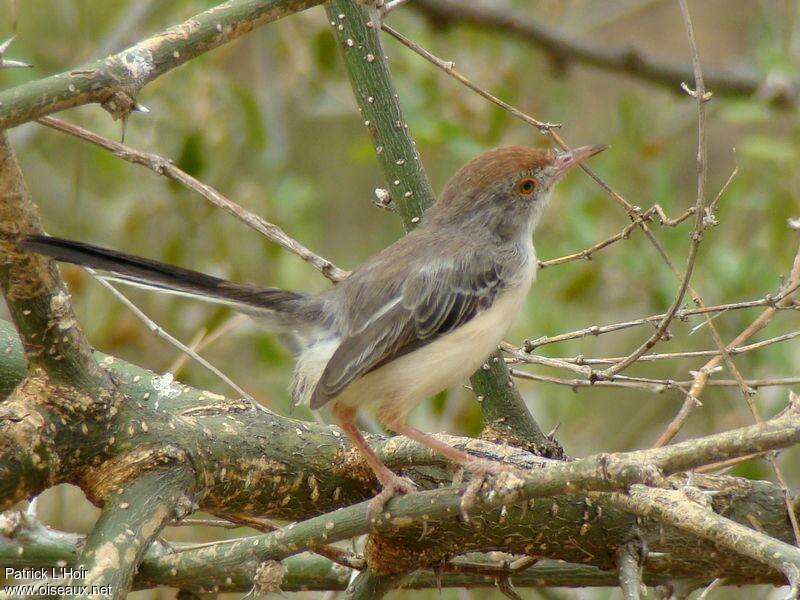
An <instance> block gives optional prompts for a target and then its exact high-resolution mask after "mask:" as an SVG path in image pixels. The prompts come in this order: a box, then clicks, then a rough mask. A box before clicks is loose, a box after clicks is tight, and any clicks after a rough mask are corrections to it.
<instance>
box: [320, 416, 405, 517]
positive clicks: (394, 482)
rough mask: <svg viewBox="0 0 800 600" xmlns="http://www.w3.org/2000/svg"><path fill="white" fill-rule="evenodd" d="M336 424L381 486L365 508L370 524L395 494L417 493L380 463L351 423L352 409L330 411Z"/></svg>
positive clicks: (403, 479) (403, 478) (352, 417)
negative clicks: (362, 457) (361, 456)
mask: <svg viewBox="0 0 800 600" xmlns="http://www.w3.org/2000/svg"><path fill="white" fill-rule="evenodd" d="M331 412H332V413H333V417H334V419H336V423H337V424H338V425H339V427H341V429H342V431H344V432H345V434H346V435H347V437H348V438H350V441H352V442H353V444H354V445H355V446H356V448H358V450H359V451H360V452H361V454H362V455H363V456H364V459H365V460H366V461H367V464H368V465H369V466H370V468H371V469H372V471H373V472H374V473H375V477H377V478H378V482H379V483H380V484H381V488H382V489H381V491H380V492H379V493H378V495H377V496H375V497H374V498H373V499H372V500H370V503H369V507H368V508H367V521H368V522H370V523H371V522H372V521H373V519H374V518H375V517H376V516H377V515H378V514H380V513H381V512H382V511H383V507H384V506H386V503H387V502H388V501H389V500H391V499H392V498H393V497H394V496H396V495H397V494H411V493H413V492H416V491H417V487H416V486H415V485H414V483H413V482H412V481H411V480H410V479H407V478H405V477H400V476H399V475H397V474H396V473H394V472H393V471H392V470H391V469H390V468H389V467H387V466H386V465H385V464H383V463H382V462H381V459H380V458H378V455H377V454H375V451H374V450H373V449H372V448H370V447H369V444H367V440H365V439H364V436H363V435H361V432H360V431H359V430H358V427H356V426H355V425H354V423H353V420H354V418H355V411H354V410H352V409H347V408H342V407H338V406H334V407H333V409H332V411H331Z"/></svg>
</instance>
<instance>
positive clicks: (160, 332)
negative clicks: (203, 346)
mask: <svg viewBox="0 0 800 600" xmlns="http://www.w3.org/2000/svg"><path fill="white" fill-rule="evenodd" d="M86 271H88V272H89V273H90V274H91V275H92V277H94V278H95V279H96V280H97V282H98V283H99V284H100V285H102V286H103V287H104V288H106V289H107V290H108V291H109V292H111V293H112V294H113V295H114V297H115V298H116V299H117V300H119V301H120V302H122V303H123V304H124V305H125V306H126V307H127V308H128V310H130V311H131V312H132V313H133V314H134V315H136V318H138V319H139V320H140V321H141V322H142V323H144V324H145V325H146V326H147V328H148V329H149V330H150V331H151V332H152V333H153V335H155V336H156V337H157V338H160V339H162V340H165V341H166V342H168V343H169V344H171V345H173V346H175V347H176V348H177V349H178V350H180V351H181V352H183V353H184V354H185V355H186V356H188V357H190V358H191V359H192V360H194V361H195V362H197V363H198V364H201V365H203V366H204V367H205V368H206V369H208V370H209V371H211V372H212V373H213V374H214V375H216V376H217V377H219V378H220V379H221V380H222V381H224V382H225V383H226V384H227V385H228V386H229V387H230V388H231V389H233V390H235V391H236V393H237V394H241V396H242V397H243V398H247V399H248V400H250V401H251V402H253V403H255V400H254V399H253V397H252V396H250V394H248V393H247V392H245V391H244V390H243V389H242V388H240V387H239V386H238V385H237V384H236V382H235V381H233V380H232V379H231V378H230V377H228V376H227V375H225V373H223V372H222V371H220V370H219V369H218V368H217V367H215V366H214V365H212V364H211V363H210V362H208V361H207V360H206V359H205V358H203V357H202V356H200V355H199V354H197V352H195V351H194V350H192V349H191V348H189V347H188V346H187V345H186V344H184V343H183V342H181V341H180V340H179V339H177V338H175V337H174V336H172V335H170V334H169V333H167V332H166V331H164V329H163V328H162V327H161V326H160V325H158V323H156V322H155V321H153V320H152V319H151V318H150V317H148V316H147V315H146V314H145V313H144V312H143V311H142V310H141V309H140V308H139V307H138V306H136V305H135V304H134V303H133V302H132V301H131V300H130V299H129V298H128V297H127V296H125V294H123V293H122V292H120V291H119V290H118V289H117V288H115V287H114V286H113V285H111V284H110V283H109V282H108V281H106V280H105V279H104V278H103V277H102V276H100V275H98V274H97V273H96V272H95V271H93V270H92V269H89V268H87V269H86Z"/></svg>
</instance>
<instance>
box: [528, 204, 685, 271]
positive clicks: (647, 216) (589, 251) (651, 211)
mask: <svg viewBox="0 0 800 600" xmlns="http://www.w3.org/2000/svg"><path fill="white" fill-rule="evenodd" d="M694 213H695V207H694V206H691V207H689V208H688V209H687V210H685V211H684V212H683V213H681V214H680V215H678V216H677V217H675V218H674V219H670V218H669V217H668V216H667V215H666V213H665V212H664V209H663V208H661V206H660V205H659V204H654V205H653V206H651V207H650V208H648V209H647V210H646V211H644V212H643V213H641V215H640V216H639V217H636V219H635V220H633V221H631V222H630V223H629V224H628V225H627V226H626V227H625V228H624V229H623V230H622V231H620V232H619V233H617V234H615V235H612V236H611V237H609V238H606V239H604V240H601V241H599V242H597V243H596V244H593V245H592V246H589V247H588V248H584V249H583V250H580V251H579V252H575V253H573V254H567V255H565V256H560V257H558V258H551V259H548V260H540V261H539V262H538V267H539V268H540V269H544V268H545V267H552V266H555V265H561V264H564V263H568V262H572V261H575V260H581V259H584V260H591V258H592V256H593V255H594V254H595V253H596V252H597V251H599V250H602V249H604V248H607V247H608V246H611V245H612V244H614V243H616V242H619V241H622V240H627V239H629V238H630V235H631V232H632V231H633V230H634V229H636V228H637V227H638V226H639V222H640V221H650V220H652V216H653V215H656V216H657V217H658V219H659V222H660V223H661V225H665V226H667V227H677V226H678V225H680V224H681V223H683V222H684V221H685V220H686V219H688V218H689V217H691V216H692V215H693V214H694Z"/></svg>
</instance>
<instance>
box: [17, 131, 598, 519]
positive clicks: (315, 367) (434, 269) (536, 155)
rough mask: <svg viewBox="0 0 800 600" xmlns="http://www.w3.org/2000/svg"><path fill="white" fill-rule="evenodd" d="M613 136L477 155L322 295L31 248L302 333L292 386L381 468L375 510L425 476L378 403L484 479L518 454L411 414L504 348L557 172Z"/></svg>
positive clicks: (112, 256)
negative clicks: (387, 436)
mask: <svg viewBox="0 0 800 600" xmlns="http://www.w3.org/2000/svg"><path fill="white" fill-rule="evenodd" d="M606 147H607V146H605V145H594V146H583V147H579V148H575V149H572V150H565V151H559V150H544V149H540V148H529V147H524V146H504V147H500V148H496V149H493V150H489V151H487V152H484V153H482V154H480V155H478V156H477V157H475V158H473V159H472V160H471V161H469V162H468V163H467V164H465V165H464V166H463V167H462V168H461V169H459V170H458V171H457V172H456V173H455V175H453V176H452V178H451V179H450V180H449V182H448V183H447V184H446V185H445V187H444V189H443V190H442V192H441V194H440V195H439V198H438V200H436V202H434V203H433V204H432V205H431V206H430V207H429V208H428V209H427V210H426V211H425V212H424V214H423V216H422V219H421V223H420V224H419V225H418V226H417V227H416V228H415V229H413V230H412V231H410V232H409V233H408V234H407V235H405V236H404V237H402V238H400V239H398V240H397V241H396V242H394V243H393V244H391V245H390V246H388V247H386V248H384V249H383V250H382V251H380V252H378V253H377V254H375V255H374V256H372V257H371V258H369V259H368V260H366V261H365V262H363V263H362V264H361V265H360V266H359V267H357V268H356V269H355V270H354V271H353V272H352V273H351V274H350V275H349V276H348V277H347V278H345V279H344V280H343V281H341V282H339V283H338V284H336V285H334V286H332V287H330V288H328V289H327V290H325V291H323V292H321V293H319V294H316V295H312V294H305V293H301V292H294V291H287V290H283V289H278V288H270V287H260V286H257V285H250V284H239V283H234V282H231V281H226V280H224V279H220V278H217V277H213V276H210V275H206V274H203V273H198V272H196V271H192V270H189V269H184V268H181V267H177V266H173V265H167V264H164V263H161V262H157V261H153V260H149V259H146V258H141V257H137V256H132V255H129V254H124V253H121V252H117V251H114V250H109V249H106V248H101V247H98V246H94V245H90V244H86V243H83V242H78V241H72V240H66V239H62V238H57V237H51V236H46V235H39V236H30V237H27V238H25V239H24V240H23V241H22V245H23V247H24V248H25V249H26V250H28V251H32V252H36V253H39V254H43V255H46V256H48V257H51V258H53V259H56V260H58V261H61V262H67V263H73V264H76V265H79V266H82V267H86V268H90V269H93V270H95V271H98V272H100V273H101V274H102V275H104V276H105V277H107V278H108V279H111V280H116V281H121V282H124V283H128V284H133V285H136V286H141V287H147V288H151V289H156V290H161V291H164V292H169V293H175V294H181V295H185V296H190V297H195V298H200V299H203V300H207V301H212V302H216V303H222V304H226V305H229V306H231V307H232V308H233V309H234V310H237V311H240V312H243V313H246V314H249V315H251V316H253V317H254V318H255V319H257V320H258V321H259V322H261V323H264V324H265V325H266V326H267V327H268V328H270V329H272V330H273V331H275V332H276V333H278V334H280V335H282V336H284V337H285V336H288V337H290V338H291V339H292V345H293V346H294V347H295V349H296V358H297V359H296V365H295V368H294V374H293V379H292V386H291V388H292V389H291V391H292V398H293V400H294V401H295V402H297V403H306V404H308V406H310V408H311V409H314V410H318V409H321V408H322V407H324V406H328V407H329V408H330V411H331V415H332V416H333V418H334V420H335V421H336V423H337V424H338V426H339V427H340V428H341V429H342V431H344V433H345V434H346V435H347V436H348V437H349V439H350V440H351V442H352V443H353V444H354V445H355V446H356V447H357V448H358V449H359V451H360V452H361V455H362V456H363V458H364V459H365V461H366V463H367V464H368V465H369V467H370V468H371V469H372V471H373V472H374V474H375V477H376V479H377V481H378V483H379V484H380V486H381V490H380V492H379V493H378V494H377V495H375V496H374V497H373V499H372V500H371V501H370V503H369V506H368V513H369V515H370V516H371V517H372V516H374V515H377V514H378V513H379V512H380V511H382V510H383V508H384V506H385V504H386V503H387V502H388V501H389V500H390V499H391V498H392V497H393V496H395V495H397V494H409V493H413V492H414V491H416V487H415V486H414V484H413V483H412V482H411V481H410V480H409V479H407V478H405V477H401V476H399V475H397V474H396V473H395V472H393V471H392V470H391V469H389V468H388V467H387V466H386V465H384V464H383V463H382V462H381V460H380V458H379V457H378V455H377V454H376V453H375V451H374V450H373V449H372V448H371V447H370V446H369V444H368V443H367V441H366V440H365V438H364V436H363V435H362V433H361V431H360V430H359V429H358V427H357V426H356V424H355V423H356V417H357V413H358V411H359V410H363V409H369V410H372V411H373V413H374V414H375V416H376V418H377V419H378V420H379V422H381V423H382V424H383V425H384V426H385V427H387V428H388V429H389V430H391V431H394V432H396V433H398V434H401V435H404V436H406V437H408V438H410V439H412V440H415V441H417V442H419V443H420V444H423V445H424V446H427V447H428V448H430V449H432V450H434V451H436V452H438V453H440V454H441V455H443V456H444V457H445V458H447V459H448V460H449V461H452V462H454V463H456V464H458V465H460V466H462V467H463V468H464V469H465V470H467V471H469V472H470V473H471V474H472V476H473V480H475V481H480V480H481V479H482V478H486V477H488V476H490V475H496V474H498V473H500V472H501V471H503V470H504V469H506V468H507V467H506V465H504V464H503V463H500V462H496V461H489V460H486V459H482V458H479V457H476V456H472V455H470V454H468V453H466V452H464V451H462V450H460V449H457V448H454V447H452V446H450V445H449V444H447V443H445V442H443V441H441V440H440V439H438V438H436V437H434V436H432V435H430V434H428V433H425V432H423V431H421V430H419V429H417V428H415V427H412V426H411V425H409V424H408V423H407V416H408V413H409V412H410V411H411V409H412V408H414V407H415V406H416V405H417V404H418V403H420V402H421V401H422V400H424V399H425V398H427V397H430V396H432V395H434V394H437V393H439V392H440V391H442V390H444V389H448V388H450V387H452V386H454V385H456V384H458V383H459V382H461V381H463V380H464V379H466V378H467V377H468V376H469V375H471V374H472V373H473V372H474V371H475V370H476V369H478V368H479V367H480V365H481V364H483V363H484V362H485V361H486V359H487V358H488V357H489V356H490V355H491V354H492V353H493V352H494V351H495V350H496V349H497V347H498V344H499V343H500V342H501V341H502V339H503V337H504V336H505V334H506V333H507V331H508V329H509V327H510V325H511V324H512V323H513V321H514V319H515V317H516V316H517V315H518V313H519V312H520V310H521V308H522V305H523V301H524V299H525V297H526V295H527V294H528V291H529V289H530V287H531V285H532V283H533V281H534V279H535V275H536V269H537V260H536V253H535V250H534V246H533V234H534V229H535V227H536V226H537V224H538V223H539V220H540V219H541V217H542V215H543V213H544V211H545V208H546V207H547V205H548V203H549V201H550V198H551V196H552V193H553V188H554V186H555V184H556V183H557V182H558V181H559V180H560V179H561V178H562V177H563V176H564V175H565V173H566V172H567V171H569V170H570V169H571V168H573V167H575V166H577V165H580V164H582V163H583V162H584V161H586V160H587V159H588V158H590V157H592V156H594V155H596V154H598V153H599V152H601V151H603V150H604V149H605V148H606Z"/></svg>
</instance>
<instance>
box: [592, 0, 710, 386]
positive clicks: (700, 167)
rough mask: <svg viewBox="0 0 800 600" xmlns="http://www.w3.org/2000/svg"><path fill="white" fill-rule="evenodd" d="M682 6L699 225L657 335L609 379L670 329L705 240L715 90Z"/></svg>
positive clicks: (682, 0) (608, 373) (613, 369)
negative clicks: (693, 108) (710, 107)
mask: <svg viewBox="0 0 800 600" xmlns="http://www.w3.org/2000/svg"><path fill="white" fill-rule="evenodd" d="M679 2H680V6H681V13H682V14H683V19H684V23H685V25H686V35H687V36H688V38H689V46H690V47H691V51H692V68H693V71H694V84H695V89H694V90H691V89H689V87H688V86H686V85H685V84H683V89H684V91H686V93H687V94H689V95H690V96H692V97H693V98H694V99H695V101H696V102H697V197H696V199H695V204H694V210H695V225H694V231H693V232H692V237H691V241H690V244H689V255H688V257H687V258H686V267H685V269H684V274H683V279H682V280H681V283H680V286H679V288H678V293H677V294H676V296H675V300H673V302H672V306H670V308H669V310H668V311H667V314H666V316H665V317H664V318H663V319H662V320H661V322H660V323H659V324H658V327H657V328H656V330H655V331H654V332H653V334H652V335H651V336H650V337H649V338H648V339H646V340H645V341H644V342H643V343H642V344H641V345H640V346H639V347H638V348H636V350H634V351H633V352H631V354H630V355H628V356H627V357H626V358H625V359H624V360H621V361H619V362H618V363H616V364H614V365H612V366H611V367H609V368H607V369H605V370H604V371H602V372H600V373H598V376H599V377H600V378H602V379H607V378H608V377H610V376H613V375H616V374H617V373H620V372H622V371H623V370H625V369H626V368H628V367H629V366H630V365H632V364H633V363H635V362H636V361H637V360H638V358H639V357H640V356H642V355H643V354H645V353H646V352H647V351H648V350H650V348H652V347H653V346H655V345H656V344H657V343H658V342H659V341H660V340H661V338H662V337H663V335H664V333H665V332H666V331H667V328H668V327H669V324H670V323H671V322H672V319H673V318H674V317H675V314H676V313H677V312H678V309H679V308H680V305H681V303H682V302H683V298H684V296H685V294H686V291H687V289H688V288H689V282H690V280H691V278H692V271H693V270H694V264H695V261H696V259H697V252H698V250H699V248H700V242H701V240H702V239H703V231H704V230H705V228H706V224H707V220H706V218H705V217H706V215H705V210H704V208H705V207H704V205H705V198H706V169H707V166H706V163H707V157H706V154H707V151H706V126H705V123H706V109H705V105H706V102H708V100H710V99H711V93H710V92H707V91H706V86H705V82H704V81H703V69H702V67H701V64H700V54H699V52H698V50H697V43H696V42H695V39H694V29H693V27H692V22H691V18H690V17H689V13H688V9H687V8H686V2H685V0H679Z"/></svg>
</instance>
